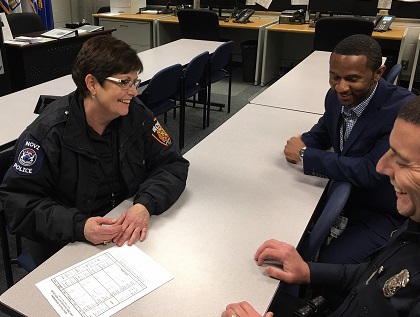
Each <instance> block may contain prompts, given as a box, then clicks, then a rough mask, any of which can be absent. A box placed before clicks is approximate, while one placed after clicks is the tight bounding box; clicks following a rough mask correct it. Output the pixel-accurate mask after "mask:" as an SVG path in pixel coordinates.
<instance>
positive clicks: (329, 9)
mask: <svg viewBox="0 0 420 317" xmlns="http://www.w3.org/2000/svg"><path fill="white" fill-rule="evenodd" d="M355 2H356V0H309V4H308V10H309V11H310V12H320V13H324V14H326V13H328V14H330V15H332V14H350V15H351V14H353V10H354V4H355Z"/></svg>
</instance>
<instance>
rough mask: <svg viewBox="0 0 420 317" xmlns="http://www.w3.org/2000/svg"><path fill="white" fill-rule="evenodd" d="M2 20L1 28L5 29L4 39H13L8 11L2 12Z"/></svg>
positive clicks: (0, 15) (0, 14)
mask: <svg viewBox="0 0 420 317" xmlns="http://www.w3.org/2000/svg"><path fill="white" fill-rule="evenodd" d="M0 17H1V22H3V27H2V28H1V29H2V31H3V41H11V40H13V35H12V31H11V30H10V26H9V21H7V18H6V13H4V12H1V13H0Z"/></svg>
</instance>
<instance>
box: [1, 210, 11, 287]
mask: <svg viewBox="0 0 420 317" xmlns="http://www.w3.org/2000/svg"><path fill="white" fill-rule="evenodd" d="M0 239H1V249H2V255H3V265H4V273H5V276H6V284H7V287H12V286H13V284H14V281H13V272H12V263H11V261H10V260H11V259H10V249H9V239H8V237H7V229H6V220H5V219H4V214H3V211H0Z"/></svg>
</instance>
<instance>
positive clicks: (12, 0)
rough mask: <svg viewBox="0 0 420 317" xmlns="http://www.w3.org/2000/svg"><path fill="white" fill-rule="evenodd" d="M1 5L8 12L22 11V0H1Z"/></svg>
mask: <svg viewBox="0 0 420 317" xmlns="http://www.w3.org/2000/svg"><path fill="white" fill-rule="evenodd" d="M0 6H1V7H2V8H3V10H4V12H6V14H10V13H19V12H22V7H21V5H20V0H0Z"/></svg>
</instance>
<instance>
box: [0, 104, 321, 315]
mask: <svg viewBox="0 0 420 317" xmlns="http://www.w3.org/2000/svg"><path fill="white" fill-rule="evenodd" d="M318 117H319V115H314V114H308V113H302V112H297V111H289V110H283V109H278V108H270V107H263V106H258V105H251V104H250V105H247V106H245V107H244V108H243V109H242V110H240V111H239V112H238V113H237V114H235V115H234V116H233V117H232V118H231V119H229V120H228V121H227V122H226V123H225V124H223V125H222V126H221V127H219V128H218V129H217V130H216V131H214V132H213V133H212V134H210V135H209V136H208V137H207V138H205V139H204V140H203V141H202V142H200V143H199V144H198V145H197V146H195V147H194V148H193V149H191V150H190V151H189V152H187V154H186V155H185V157H186V158H187V159H188V160H189V161H190V163H191V167H190V172H189V177H188V182H187V188H186V190H185V192H184V193H183V194H182V196H181V198H180V199H179V200H178V201H177V202H176V203H175V204H174V205H173V206H172V207H171V208H170V209H169V210H168V211H166V212H165V213H164V214H162V215H160V216H156V217H152V218H151V222H150V227H149V231H148V237H147V239H146V241H145V242H142V243H139V242H138V243H137V246H138V247H140V248H141V249H142V250H143V251H144V252H146V253H147V254H148V255H149V256H151V257H152V258H153V259H154V260H156V261H157V262H158V263H160V264H161V265H162V266H163V267H164V268H166V269H167V270H168V271H169V272H171V273H172V274H173V275H174V276H175V278H174V279H173V280H172V281H170V282H168V283H167V284H165V285H163V286H162V287H160V288H158V289H157V290H155V291H153V292H152V293H150V294H148V295H146V296H145V297H143V298H141V299H139V300H138V301H136V302H135V303H133V304H131V305H130V306H128V307H126V308H125V309H123V310H122V311H120V312H119V313H117V314H116V315H117V316H183V317H188V316H194V317H195V316H197V315H200V316H220V314H221V312H222V311H223V309H224V307H225V306H226V304H228V303H230V302H234V301H240V300H248V301H249V302H251V303H252V304H253V305H254V306H255V308H256V309H257V310H258V311H260V312H264V310H265V309H266V308H267V306H268V304H269V302H270V300H271V297H272V296H273V294H274V291H275V289H276V287H277V285H278V281H277V280H274V279H270V278H268V277H267V276H265V275H264V274H263V268H262V267H259V266H257V265H256V263H255V261H254V260H253V256H254V254H255V251H256V250H257V248H258V247H259V246H260V245H261V244H262V243H263V242H264V241H265V240H267V239H269V238H277V239H282V240H284V241H288V242H289V243H291V244H294V245H296V244H297V243H298V241H299V239H300V236H301V234H302V232H303V230H304V229H305V227H306V224H307V222H308V220H309V218H310V216H311V214H312V211H313V209H314V207H315V205H316V203H317V202H318V199H319V197H320V195H321V193H322V191H323V188H324V186H325V184H326V180H324V179H321V178H316V177H311V176H306V175H304V174H303V172H302V166H301V165H291V164H289V163H287V162H286V160H285V158H284V155H283V153H282V149H283V146H284V144H285V142H286V140H287V139H288V138H289V137H290V136H291V135H296V134H297V133H299V132H300V131H305V130H308V129H309V128H310V127H311V126H312V125H313V123H314V122H316V120H317V119H318ZM130 205H131V204H130V203H129V202H124V203H123V205H122V206H119V207H117V209H118V210H115V211H114V212H113V213H120V212H121V211H122V210H124V209H125V208H128V207H129V206H130ZM107 247H109V245H108V246H102V245H101V246H92V245H89V244H87V243H81V242H80V243H74V244H70V245H68V246H66V247H65V248H64V249H62V250H61V251H59V252H58V253H57V254H56V255H54V256H53V257H51V258H50V259H49V260H47V261H46V262H45V263H44V264H43V265H41V266H40V267H38V268H37V269H35V270H34V271H33V272H31V273H30V274H29V275H28V276H26V277H25V278H24V279H23V280H22V281H20V282H18V283H17V284H16V285H14V286H13V287H12V288H10V289H9V290H8V291H6V292H5V293H3V294H2V295H1V296H0V304H2V305H6V306H9V307H11V308H13V309H14V310H16V311H19V312H21V313H22V314H26V315H28V316H52V315H54V311H53V308H52V307H51V306H50V305H49V303H48V302H47V300H46V299H45V298H44V297H43V296H42V295H41V293H40V292H39V291H38V289H37V288H36V286H35V283H37V282H39V281H41V280H43V279H45V278H47V277H48V276H51V275H52V274H54V273H57V272H59V271H61V270H63V269H65V268H66V267H69V266H71V265H73V264H75V263H77V262H78V261H81V260H83V259H85V258H88V257H90V256H92V255H94V254H96V253H98V252H99V251H101V250H104V249H105V248H107Z"/></svg>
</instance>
